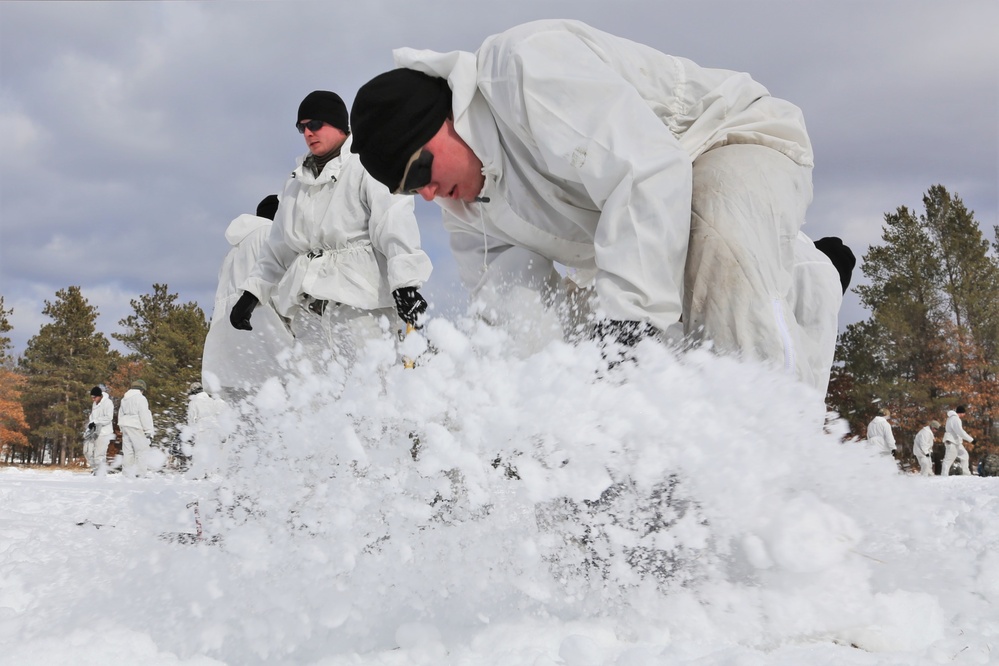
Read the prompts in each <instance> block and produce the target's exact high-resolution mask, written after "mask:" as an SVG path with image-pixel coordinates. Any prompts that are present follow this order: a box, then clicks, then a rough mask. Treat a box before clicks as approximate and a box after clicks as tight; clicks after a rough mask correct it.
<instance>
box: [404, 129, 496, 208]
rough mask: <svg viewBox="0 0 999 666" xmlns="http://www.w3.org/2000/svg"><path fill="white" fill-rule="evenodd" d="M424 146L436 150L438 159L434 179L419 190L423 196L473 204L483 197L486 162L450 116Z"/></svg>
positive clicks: (433, 169)
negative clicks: (455, 125)
mask: <svg viewBox="0 0 999 666" xmlns="http://www.w3.org/2000/svg"><path fill="white" fill-rule="evenodd" d="M423 149H424V150H426V151H429V152H430V153H433V156H434V162H433V168H432V169H431V172H430V174H431V175H430V182H429V183H428V184H427V185H425V186H424V187H421V188H419V189H418V190H417V193H418V194H419V195H420V196H421V197H423V198H424V199H426V200H427V201H433V200H434V199H436V198H438V197H440V198H443V199H458V200H460V201H464V202H466V203H471V202H472V201H474V200H475V197H477V196H479V193H480V192H481V191H482V186H483V185H484V184H485V180H486V179H485V177H484V176H483V175H482V161H481V160H480V159H479V158H478V157H476V156H475V153H474V152H472V149H471V148H469V147H468V144H467V143H465V142H464V140H462V138H461V137H460V136H458V134H457V133H456V132H455V131H454V122H453V121H452V120H451V119H450V118H449V119H448V120H446V121H444V124H443V125H441V128H440V130H438V131H437V134H435V135H434V136H433V138H432V139H430V141H428V142H427V143H426V145H425V146H423Z"/></svg>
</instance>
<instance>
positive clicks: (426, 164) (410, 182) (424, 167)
mask: <svg viewBox="0 0 999 666" xmlns="http://www.w3.org/2000/svg"><path fill="white" fill-rule="evenodd" d="M433 166H434V154H433V153H431V152H430V151H429V150H424V149H423V148H421V149H420V150H418V151H416V152H415V153H413V156H412V157H410V158H409V162H407V163H406V170H405V171H403V172H402V180H401V181H399V187H398V188H397V189H396V191H395V192H393V194H416V193H417V191H418V190H419V189H420V188H423V187H426V186H427V185H429V184H430V180H431V175H430V171H431V169H432V168H433Z"/></svg>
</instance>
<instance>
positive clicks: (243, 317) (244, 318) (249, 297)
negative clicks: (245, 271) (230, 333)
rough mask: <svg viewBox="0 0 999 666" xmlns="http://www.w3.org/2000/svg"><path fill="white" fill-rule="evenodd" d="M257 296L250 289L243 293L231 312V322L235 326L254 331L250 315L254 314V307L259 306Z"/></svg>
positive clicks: (242, 329)
mask: <svg viewBox="0 0 999 666" xmlns="http://www.w3.org/2000/svg"><path fill="white" fill-rule="evenodd" d="M259 302H260V301H259V300H257V297H256V296H254V295H253V294H251V293H250V292H248V291H244V292H243V295H242V296H240V297H239V300H238V301H236V304H235V305H234V306H232V310H231V311H230V312H229V323H230V324H232V327H233V328H237V329H239V330H241V331H252V330H253V327H252V326H250V315H252V314H253V308H255V307H257V303H259Z"/></svg>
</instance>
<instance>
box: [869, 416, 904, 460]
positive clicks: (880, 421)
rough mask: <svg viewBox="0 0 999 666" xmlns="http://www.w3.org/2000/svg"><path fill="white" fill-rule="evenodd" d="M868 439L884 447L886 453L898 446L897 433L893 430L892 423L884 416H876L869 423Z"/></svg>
mask: <svg viewBox="0 0 999 666" xmlns="http://www.w3.org/2000/svg"><path fill="white" fill-rule="evenodd" d="M867 441H869V442H870V443H872V444H874V445H875V446H877V447H879V448H881V449H883V450H884V452H885V453H891V452H892V451H894V450H895V449H896V448H897V447H896V446H895V435H894V433H892V431H891V424H889V423H888V419H886V418H885V417H883V416H875V417H874V419H873V420H872V421H871V422H870V423H868V424H867Z"/></svg>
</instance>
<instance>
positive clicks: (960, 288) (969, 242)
mask: <svg viewBox="0 0 999 666" xmlns="http://www.w3.org/2000/svg"><path fill="white" fill-rule="evenodd" d="M923 203H924V204H925V206H926V215H925V217H924V219H923V221H924V224H925V226H926V227H927V229H929V231H930V234H931V236H932V238H933V240H934V248H935V251H936V253H937V254H938V256H939V260H940V263H941V265H942V266H943V267H944V275H945V280H944V283H943V285H942V291H943V293H944V294H945V297H946V302H947V307H948V311H949V314H950V318H951V321H952V322H953V324H954V327H953V328H952V329H951V330H950V331H949V334H948V335H949V338H950V340H951V345H950V349H951V352H952V353H951V362H950V363H949V365H948V366H947V369H948V370H949V372H951V373H955V374H957V375H959V377H956V378H952V380H950V381H949V383H950V384H951V385H954V386H964V387H965V388H964V390H961V391H954V390H951V391H948V393H949V395H950V398H951V399H950V403H951V406H956V405H957V404H961V403H969V404H971V405H972V406H973V408H974V409H973V411H972V412H971V414H969V418H970V419H971V421H973V422H978V421H980V422H981V426H982V429H981V430H980V431H979V433H980V435H979V437H980V439H986V440H987V439H990V438H993V436H995V437H996V438H997V441H996V442H995V443H996V444H999V433H993V432H992V420H991V419H990V418H988V416H987V415H990V414H995V413H997V411H999V400H997V399H996V398H995V394H996V392H997V389H996V385H997V383H999V261H997V259H996V258H995V257H993V256H990V255H989V242H988V241H987V240H986V239H985V238H984V237H983V235H982V232H981V230H980V229H979V227H978V223H977V222H976V221H975V219H974V213H973V212H971V211H969V210H968V209H967V208H966V207H965V205H964V202H962V201H961V199H960V198H959V197H957V196H951V195H950V193H949V192H948V191H947V190H946V189H945V188H944V187H942V186H940V185H936V186H934V187H931V188H930V190H929V192H927V194H926V196H924V197H923ZM997 233H999V227H997ZM996 242H997V243H999V239H997V240H996Z"/></svg>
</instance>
